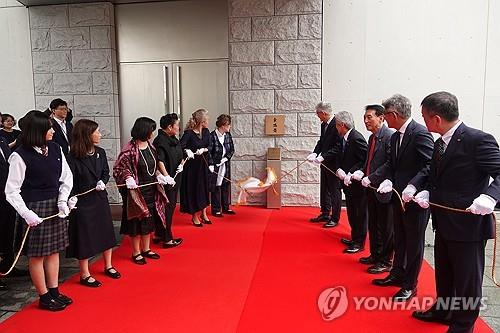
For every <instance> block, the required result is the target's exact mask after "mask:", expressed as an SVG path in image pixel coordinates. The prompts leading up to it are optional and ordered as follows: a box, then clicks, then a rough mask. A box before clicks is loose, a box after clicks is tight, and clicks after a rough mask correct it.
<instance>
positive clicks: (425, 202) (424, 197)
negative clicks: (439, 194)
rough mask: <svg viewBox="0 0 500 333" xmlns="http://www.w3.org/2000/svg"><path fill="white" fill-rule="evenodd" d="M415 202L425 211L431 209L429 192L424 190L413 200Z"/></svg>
mask: <svg viewBox="0 0 500 333" xmlns="http://www.w3.org/2000/svg"><path fill="white" fill-rule="evenodd" d="M413 201H415V202H416V203H417V204H418V205H419V206H420V207H422V208H423V209H427V208H429V191H427V190H424V191H420V192H418V193H417V195H415V197H414V198H413Z"/></svg>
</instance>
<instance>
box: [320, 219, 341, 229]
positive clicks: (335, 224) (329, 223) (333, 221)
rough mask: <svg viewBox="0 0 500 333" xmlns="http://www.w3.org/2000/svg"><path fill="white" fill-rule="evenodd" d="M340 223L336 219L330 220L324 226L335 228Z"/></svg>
mask: <svg viewBox="0 0 500 333" xmlns="http://www.w3.org/2000/svg"><path fill="white" fill-rule="evenodd" d="M338 224H339V223H338V222H337V221H335V220H330V221H328V222H326V223H325V224H323V228H333V227H336V226H337V225H338Z"/></svg>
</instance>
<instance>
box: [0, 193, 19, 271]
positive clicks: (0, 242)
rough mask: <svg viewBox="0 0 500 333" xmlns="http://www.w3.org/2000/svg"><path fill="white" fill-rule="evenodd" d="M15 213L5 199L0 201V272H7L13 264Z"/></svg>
mask: <svg viewBox="0 0 500 333" xmlns="http://www.w3.org/2000/svg"><path fill="white" fill-rule="evenodd" d="M15 236H16V211H15V209H14V208H12V206H11V205H10V204H9V203H8V202H7V200H5V199H0V256H1V257H2V261H1V262H0V272H5V271H7V270H8V269H9V268H10V266H11V265H12V263H13V262H14V257H15V255H14V252H15V250H14V239H15Z"/></svg>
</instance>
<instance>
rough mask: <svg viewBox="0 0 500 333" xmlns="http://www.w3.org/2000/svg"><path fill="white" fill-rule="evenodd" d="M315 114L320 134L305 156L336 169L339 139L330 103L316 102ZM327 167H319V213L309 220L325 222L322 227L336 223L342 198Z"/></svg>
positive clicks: (333, 225) (338, 187) (334, 177)
mask: <svg viewBox="0 0 500 333" xmlns="http://www.w3.org/2000/svg"><path fill="white" fill-rule="evenodd" d="M316 115H317V116H318V118H319V119H320V120H321V135H320V138H319V140H318V143H317V144H316V147H314V151H313V152H312V153H311V154H309V155H308V156H307V160H308V161H310V162H315V163H317V164H319V165H322V164H323V165H324V166H326V167H327V168H328V169H330V170H337V168H338V154H339V152H340V148H341V147H340V142H341V139H340V136H339V133H338V132H337V128H336V127H335V117H334V116H333V114H332V106H331V105H330V103H325V102H320V103H318V105H316ZM328 169H326V168H325V167H321V170H320V205H321V213H320V214H319V215H318V216H317V217H314V218H311V220H310V221H311V222H314V223H317V222H322V221H324V222H326V223H325V224H324V225H323V227H324V228H331V227H335V226H336V225H337V224H338V222H339V219H340V204H341V200H342V195H341V192H340V182H339V179H338V178H337V177H336V176H335V175H334V174H332V173H331V172H330V171H328ZM330 213H331V216H330Z"/></svg>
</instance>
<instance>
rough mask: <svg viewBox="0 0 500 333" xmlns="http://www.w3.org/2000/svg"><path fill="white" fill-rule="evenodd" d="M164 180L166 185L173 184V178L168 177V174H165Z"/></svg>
mask: <svg viewBox="0 0 500 333" xmlns="http://www.w3.org/2000/svg"><path fill="white" fill-rule="evenodd" d="M165 180H166V181H167V184H168V185H171V186H175V179H174V178H172V177H170V176H165Z"/></svg>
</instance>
